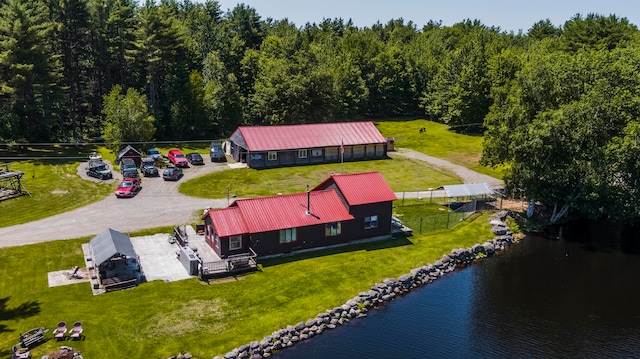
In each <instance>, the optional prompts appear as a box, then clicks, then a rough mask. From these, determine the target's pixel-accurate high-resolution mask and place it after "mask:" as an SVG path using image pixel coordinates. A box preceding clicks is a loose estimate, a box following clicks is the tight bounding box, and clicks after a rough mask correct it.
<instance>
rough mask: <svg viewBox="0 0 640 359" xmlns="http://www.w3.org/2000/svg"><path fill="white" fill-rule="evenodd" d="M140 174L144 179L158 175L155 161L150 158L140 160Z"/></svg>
mask: <svg viewBox="0 0 640 359" xmlns="http://www.w3.org/2000/svg"><path fill="white" fill-rule="evenodd" d="M140 172H142V174H143V175H144V176H145V177H149V176H151V177H157V176H159V175H160V173H159V172H158V168H157V167H156V161H155V160H154V159H153V158H151V157H144V158H142V159H141V160H140Z"/></svg>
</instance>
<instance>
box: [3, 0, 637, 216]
mask: <svg viewBox="0 0 640 359" xmlns="http://www.w3.org/2000/svg"><path fill="white" fill-rule="evenodd" d="M300 25H301V24H298V25H296V24H293V23H291V22H289V21H288V20H286V19H283V20H278V19H275V20H274V19H266V20H263V19H262V18H261V17H260V15H259V14H258V13H257V12H256V10H255V9H253V8H251V7H249V6H247V5H244V4H240V5H237V6H236V7H234V8H233V9H231V10H229V11H228V12H226V13H223V12H222V10H221V9H220V4H219V3H218V2H217V1H213V0H208V1H205V2H202V3H201V2H192V0H182V2H177V1H174V0H160V1H159V2H155V1H153V0H147V1H146V2H134V1H132V0H54V1H46V2H45V1H42V0H28V1H27V0H6V1H4V2H2V5H0V141H6V142H10V141H56V140H67V141H68V140H76V139H91V138H93V137H95V136H99V135H103V134H104V135H106V137H108V138H109V139H110V141H113V142H116V143H117V142H119V141H124V140H141V139H154V138H155V139H158V140H164V139H206V138H220V137H224V136H228V135H229V134H230V133H231V132H232V131H233V130H234V129H235V128H237V126H239V125H266V124H296V123H314V122H330V121H343V120H350V119H358V118H362V117H365V118H370V117H371V116H381V117H382V116H407V115H418V114H419V115H424V114H426V115H427V116H428V117H429V119H431V120H435V121H439V122H442V123H444V124H447V125H449V126H451V127H453V128H455V129H456V130H460V131H466V130H467V129H470V128H484V129H485V130H486V133H485V148H484V155H483V162H484V163H486V164H489V165H503V164H506V165H507V166H508V168H509V170H508V172H507V178H506V184H507V186H508V188H509V189H511V190H512V191H513V192H514V193H521V194H523V195H524V196H526V197H528V198H534V199H537V200H539V201H542V202H543V203H544V204H545V205H547V206H549V207H554V206H556V207H557V208H571V209H572V211H573V212H574V213H577V214H580V215H585V216H589V217H601V216H607V217H611V218H615V219H629V218H633V217H634V216H638V215H639V214H640V206H639V205H638V203H640V193H639V190H638V188H639V186H638V184H639V181H640V165H639V162H638V161H639V160H638V159H637V158H638V156H637V155H636V154H637V152H638V146H639V145H638V141H639V138H638V137H639V133H640V129H639V128H640V125H638V118H640V110H638V108H640V107H638V105H637V104H638V103H640V93H638V90H637V89H638V88H640V86H639V85H640V75H638V74H639V73H640V59H639V57H638V55H636V53H638V49H640V38H639V37H638V31H637V28H636V26H635V25H633V24H630V23H629V22H628V20H627V19H626V18H619V17H617V16H616V15H609V16H601V15H597V14H589V15H587V16H586V17H583V16H581V15H579V14H578V15H575V16H574V17H573V18H571V19H570V20H568V21H566V22H565V24H564V26H562V27H555V26H553V24H551V22H550V21H549V20H548V19H547V20H541V21H539V22H537V23H535V24H532V26H531V28H530V29H529V31H528V32H527V34H526V35H524V34H522V33H521V32H520V33H518V34H513V33H510V34H507V33H504V32H501V31H500V29H499V28H496V27H491V26H486V25H484V24H482V23H481V22H480V21H478V20H464V21H461V22H459V23H457V24H455V25H453V26H450V27H445V26H442V23H440V22H434V21H429V22H428V23H427V24H426V25H424V26H422V28H420V29H419V27H418V26H416V25H415V24H413V23H412V22H408V23H405V22H404V20H402V19H392V20H389V21H388V22H386V23H382V22H378V23H376V24H373V25H372V26H371V27H364V28H357V27H354V26H353V24H352V23H351V21H346V22H345V21H343V20H342V19H339V18H337V19H325V20H323V21H322V22H321V23H319V24H304V26H300ZM561 212H562V211H560V212H559V213H561Z"/></svg>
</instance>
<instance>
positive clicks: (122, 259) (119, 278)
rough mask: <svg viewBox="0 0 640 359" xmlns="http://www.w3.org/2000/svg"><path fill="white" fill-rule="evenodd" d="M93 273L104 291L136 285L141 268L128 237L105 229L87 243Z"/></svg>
mask: <svg viewBox="0 0 640 359" xmlns="http://www.w3.org/2000/svg"><path fill="white" fill-rule="evenodd" d="M89 247H90V249H91V259H92V260H93V263H94V271H96V274H97V276H98V279H99V280H100V283H101V285H102V286H103V287H104V289H105V290H107V291H109V290H115V289H124V288H128V287H132V286H136V285H137V284H138V281H139V279H140V278H141V272H142V271H141V268H140V264H139V263H138V258H137V255H136V252H135V250H134V249H133V244H132V243H131V239H130V238H129V236H128V235H126V234H124V233H121V232H118V231H116V230H114V229H111V228H107V229H105V230H104V231H102V232H101V233H100V234H98V235H97V236H95V237H94V238H93V239H91V241H90V242H89Z"/></svg>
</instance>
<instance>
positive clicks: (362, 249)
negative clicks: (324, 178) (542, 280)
mask: <svg viewBox="0 0 640 359" xmlns="http://www.w3.org/2000/svg"><path fill="white" fill-rule="evenodd" d="M490 237H491V232H490V227H489V224H488V215H487V214H485V215H477V216H474V217H472V218H471V219H469V220H468V221H467V222H463V223H461V224H458V225H457V226H456V227H454V228H453V229H452V230H450V231H441V232H435V233H432V234H429V236H414V237H410V238H409V239H405V238H401V239H394V240H391V241H385V242H380V243H374V244H368V245H360V246H355V247H348V248H341V249H338V250H325V251H320V252H314V253H311V254H306V255H305V256H300V257H288V258H286V259H285V260H283V259H277V260H272V261H270V262H264V263H263V266H262V271H261V272H256V273H252V274H248V275H245V276H241V277H237V278H232V279H230V280H221V281H219V282H212V283H210V284H208V285H207V284H205V283H202V282H200V281H198V280H197V279H190V280H183V281H178V282H171V283H164V282H161V281H154V282H149V283H144V284H142V285H140V286H139V287H137V288H135V289H132V290H126V291H119V292H113V293H107V294H103V295H98V296H93V295H92V294H91V290H90V288H89V284H88V283H81V284H74V285H68V286H62V287H54V288H49V287H48V286H47V273H48V272H49V271H57V270H64V269H69V268H71V267H72V266H74V265H77V264H80V263H82V261H83V258H82V253H81V249H80V245H81V244H82V243H84V242H86V241H88V238H83V239H75V240H66V241H54V242H49V243H42V244H35V245H27V246H19V247H12V248H5V249H3V250H2V251H0V263H2V266H0V293H2V294H1V295H0V334H1V335H0V357H8V356H9V355H10V353H9V350H10V348H11V346H12V345H13V344H15V343H16V342H17V341H18V333H19V332H21V331H25V330H28V329H30V328H32V327H38V326H44V327H47V328H49V329H50V330H53V328H54V327H55V325H56V323H57V322H58V321H60V320H64V321H67V323H69V322H73V321H76V320H80V321H82V322H83V324H84V328H85V334H86V340H84V341H79V342H73V343H68V344H71V345H72V346H73V347H75V348H77V349H79V350H81V351H82V353H83V354H84V355H85V357H86V358H122V357H130V358H166V357H168V356H170V355H175V354H177V353H179V352H183V353H184V352H187V351H189V352H191V353H192V354H194V355H200V357H201V358H210V357H212V356H214V355H216V354H224V353H226V352H227V351H228V350H230V349H232V348H234V347H236V346H238V345H241V344H244V343H248V342H251V341H253V340H259V339H261V338H263V337H264V336H265V335H268V334H270V333H272V332H273V331H274V330H276V329H278V328H280V327H284V326H286V325H289V324H292V325H295V324H296V323H298V322H300V321H302V320H306V319H308V318H311V317H313V316H315V315H316V314H317V313H320V312H323V311H324V310H325V309H329V308H332V307H334V306H337V305H339V304H342V303H343V302H345V301H346V300H347V299H350V298H352V297H353V296H354V295H356V294H357V293H358V292H360V291H363V290H367V289H368V288H369V287H370V286H371V285H373V284H374V283H376V282H380V281H382V280H383V279H384V278H386V277H398V276H399V275H401V274H404V273H407V272H409V270H410V269H412V268H415V267H418V266H421V265H424V264H427V263H432V262H434V261H435V260H436V259H439V258H440V257H441V256H442V255H443V254H444V253H448V252H450V250H451V248H458V247H470V246H472V245H473V244H474V243H481V242H483V241H485V240H486V239H487V238H490ZM364 320H366V319H364ZM49 335H51V333H49ZM59 345H60V343H56V342H53V341H49V342H47V343H45V344H43V345H41V346H39V347H37V348H35V349H33V350H32V354H33V356H34V358H35V357H40V356H42V355H44V354H47V353H48V352H50V351H51V350H53V349H55V348H57V347H58V346H59Z"/></svg>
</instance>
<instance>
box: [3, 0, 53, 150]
mask: <svg viewBox="0 0 640 359" xmlns="http://www.w3.org/2000/svg"><path fill="white" fill-rule="evenodd" d="M53 30H54V23H53V22H52V21H50V14H49V10H48V9H47V7H46V6H45V4H44V3H43V2H37V1H22V0H9V1H7V2H5V3H3V5H2V6H1V7H0V112H1V113H2V114H1V115H0V116H1V117H0V120H1V121H2V122H1V125H0V138H3V139H6V140H12V139H26V140H29V141H48V140H50V139H51V138H55V135H56V133H55V132H54V130H53V129H54V127H55V123H56V121H55V120H56V119H57V118H59V117H60V116H62V115H63V114H64V111H62V108H63V105H62V96H63V93H62V90H61V88H60V86H59V85H60V78H61V68H60V56H58V55H56V54H55V53H54V51H53V50H54V49H53V46H52V40H53V39H54V36H53Z"/></svg>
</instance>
